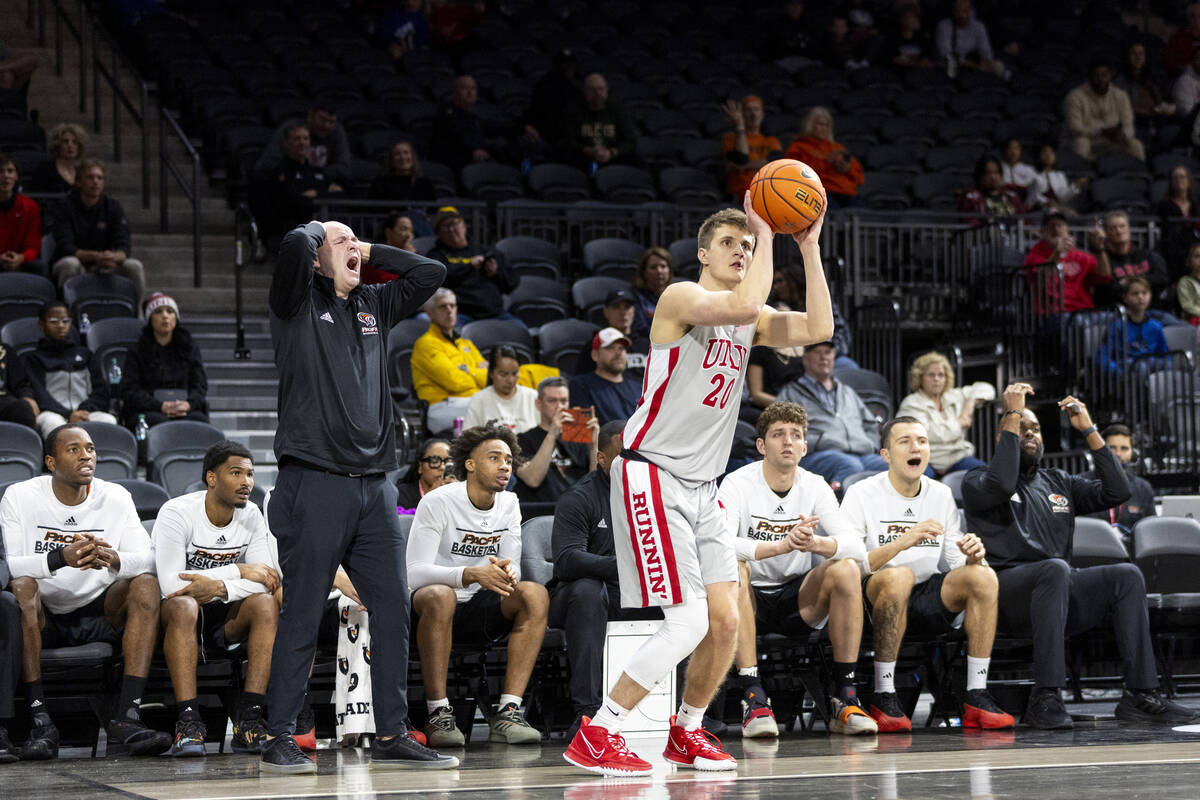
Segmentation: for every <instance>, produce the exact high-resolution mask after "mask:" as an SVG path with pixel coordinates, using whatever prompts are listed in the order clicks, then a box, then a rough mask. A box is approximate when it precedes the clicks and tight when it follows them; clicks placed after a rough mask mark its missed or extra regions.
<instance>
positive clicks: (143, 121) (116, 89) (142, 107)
mask: <svg viewBox="0 0 1200 800" xmlns="http://www.w3.org/2000/svg"><path fill="white" fill-rule="evenodd" d="M102 41H103V43H104V44H105V45H106V46H107V47H108V51H109V55H110V57H111V66H109V67H106V66H105V65H104V60H103V58H102V57H101V52H100V43H101V42H102ZM122 69H123V70H124V71H125V72H127V73H128V74H130V75H132V76H133V80H134V83H135V84H136V87H137V94H138V100H139V103H138V105H137V106H136V107H135V106H134V104H133V101H132V100H130V98H129V96H128V95H127V94H125V91H124V90H123V89H122V88H121V70H122ZM101 79H103V80H104V82H105V83H107V84H108V88H109V91H110V92H111V94H112V142H113V156H112V159H113V162H114V163H117V164H119V163H121V128H122V126H121V118H120V113H121V106H124V107H125V110H126V111H128V112H129V116H130V117H132V119H133V123H134V125H136V126H137V128H138V131H139V132H140V134H141V140H142V208H149V207H150V119H149V117H147V116H146V108H147V106H148V105H149V95H150V90H149V87H148V86H147V85H146V81H144V80H142V76H141V75H139V74H138V72H137V70H136V69H134V68H133V66H132V65H131V64H130V63H129V61H128V60H127V59H126V58H125V54H124V53H122V52H121V48H120V47H119V46H118V45H117V43H116V42H115V41H114V40H113V38H112V37H111V36H109V34H108V32H107V31H105V30H103V28H102V27H101V26H100V25H98V24H97V25H93V26H92V128H93V130H95V131H96V133H100V131H101V128H102V125H101V103H100V81H101Z"/></svg>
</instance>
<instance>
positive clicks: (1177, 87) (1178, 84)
mask: <svg viewBox="0 0 1200 800" xmlns="http://www.w3.org/2000/svg"><path fill="white" fill-rule="evenodd" d="M1171 97H1172V99H1173V100H1174V101H1175V107H1176V108H1177V109H1178V110H1179V113H1180V114H1181V115H1182V116H1185V117H1186V116H1188V115H1190V114H1191V113H1192V109H1193V108H1195V107H1196V103H1197V101H1200V45H1197V46H1196V48H1195V49H1193V50H1192V57H1191V59H1190V60H1189V62H1188V65H1187V69H1185V70H1184V71H1183V72H1182V73H1180V75H1179V77H1178V78H1176V79H1175V83H1173V84H1172V85H1171Z"/></svg>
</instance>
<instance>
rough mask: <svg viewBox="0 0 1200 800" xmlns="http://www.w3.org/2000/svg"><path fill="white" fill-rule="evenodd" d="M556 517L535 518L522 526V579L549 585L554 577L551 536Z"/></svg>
mask: <svg viewBox="0 0 1200 800" xmlns="http://www.w3.org/2000/svg"><path fill="white" fill-rule="evenodd" d="M553 530H554V517H552V516H547V517H534V518H533V519H530V520H526V521H525V522H524V523H523V524H522V525H521V579H522V580H527V581H537V582H538V583H540V584H543V585H545V584H547V583H549V582H550V579H551V578H553V577H554V551H553V549H552V547H551V542H550V535H551V533H552V531H553Z"/></svg>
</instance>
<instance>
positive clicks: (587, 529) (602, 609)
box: [549, 419, 662, 735]
mask: <svg viewBox="0 0 1200 800" xmlns="http://www.w3.org/2000/svg"><path fill="white" fill-rule="evenodd" d="M624 427H625V420H623V419H618V420H613V421H611V422H606V423H605V424H604V425H602V426H600V432H599V434H598V438H597V449H596V468H595V469H594V470H592V471H591V472H589V473H588V474H587V475H585V476H584V477H583V478H582V479H581V480H580V481H579V483H577V484H575V485H574V486H572V487H571V488H570V489H568V490H567V491H566V492H564V493H563V495H562V497H561V498H559V500H558V503H557V504H556V505H555V507H554V529H553V532H552V534H551V539H550V542H551V551H552V553H553V558H554V578H555V580H556V584H555V585H554V590H553V591H552V592H551V595H550V614H549V623H550V627H552V628H561V629H562V630H563V631H564V632H565V633H566V639H567V664H568V665H569V667H570V674H571V677H570V684H569V692H570V696H571V705H572V707H573V708H574V711H575V722H574V723H572V726H571V727H572V730H576V729H578V727H579V725H580V723H581V722H582V721H583V717H591V716H595V713H596V711H597V710H598V709H599V708H600V701H601V699H602V698H603V696H604V688H605V687H604V685H603V683H601V681H602V676H601V667H602V666H603V663H604V639H605V632H606V629H607V625H608V622H609V620H631V619H658V618H659V617H660V616H661V614H662V612H661V611H659V610H657V609H641V608H622V607H621V593H620V589H619V587H618V586H617V556H616V551H615V550H614V549H613V533H612V532H613V523H612V503H611V502H609V488H610V485H611V483H610V481H609V476H608V470H609V466H610V465H611V464H612V461H613V459H614V458H616V457H617V455H618V454H620V452H621V434H622V431H623V429H624ZM572 735H573V734H572Z"/></svg>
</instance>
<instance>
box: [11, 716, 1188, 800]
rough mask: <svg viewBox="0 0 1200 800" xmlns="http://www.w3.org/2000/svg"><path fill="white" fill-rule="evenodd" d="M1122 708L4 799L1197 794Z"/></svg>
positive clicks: (1178, 738) (180, 766) (124, 763)
mask: <svg viewBox="0 0 1200 800" xmlns="http://www.w3.org/2000/svg"><path fill="white" fill-rule="evenodd" d="M1189 702H1190V704H1192V705H1198V706H1200V700H1197V699H1195V698H1193V699H1190V701H1189ZM1112 705H1113V703H1112V702H1111V701H1110V702H1107V703H1104V704H1101V705H1100V706H1098V707H1097V708H1095V709H1088V710H1095V711H1100V712H1101V713H1100V714H1098V715H1097V716H1099V717H1101V718H1100V719H1098V720H1097V721H1094V722H1090V721H1089V722H1084V723H1082V724H1077V727H1076V729H1075V730H1074V731H1066V732H1046V731H1036V730H1032V729H1029V728H1024V727H1018V728H1017V729H1016V730H1015V731H1000V732H991V731H985V732H979V731H974V732H972V731H965V730H962V729H956V728H934V729H918V730H916V731H914V732H913V733H912V734H911V735H908V734H901V735H896V734H888V735H880V736H877V737H856V738H851V737H844V736H830V735H828V734H826V733H825V732H824V731H817V732H811V733H806V734H801V733H791V734H785V735H784V736H782V737H781V738H780V739H778V740H775V741H770V740H767V741H764V740H747V741H742V740H741V739H740V738H739V737H738V736H737V734H736V733H735V734H733V735H731V736H729V737H727V739H726V740H725V745H726V747H727V749H728V750H729V751H730V752H731V753H733V754H734V755H735V756H737V758H738V759H739V766H738V769H737V771H736V772H732V773H696V772H693V771H691V770H678V769H675V768H674V767H672V766H669V765H668V764H667V763H666V762H665V761H663V759H662V757H661V751H662V747H663V743H664V740H665V736H662V735H657V736H649V737H644V738H631V739H630V745H631V747H633V749H634V750H635V751H636V752H638V753H639V754H640V755H642V756H643V757H646V758H648V759H649V760H651V761H652V762H654V764H655V772H654V775H653V776H651V777H649V778H637V779H634V778H624V779H615V778H602V777H599V776H592V775H589V774H587V773H584V772H582V771H580V770H577V769H575V768H574V767H571V766H570V765H568V764H566V763H565V762H564V761H563V760H562V751H563V749H564V748H565V746H566V742H565V741H564V740H562V739H561V738H554V739H550V740H548V741H544V742H543V743H542V744H541V745H540V746H533V747H529V746H524V747H515V746H507V745H496V744H488V743H487V741H486V739H487V731H486V728H483V727H482V726H477V727H476V729H475V731H474V732H473V734H474V735H473V736H472V743H471V744H468V746H467V747H466V748H465V749H463V750H460V751H458V752H457V753H456V755H458V756H459V758H460V759H462V766H461V767H460V768H459V769H458V770H450V771H440V772H420V771H411V770H387V771H379V770H371V769H369V768H368V765H367V758H368V756H367V752H366V751H365V750H358V749H341V750H332V749H330V750H321V751H319V752H318V754H317V763H318V765H319V770H320V771H319V774H318V775H315V776H311V775H301V776H286V777H276V776H271V777H262V776H260V775H259V772H258V762H257V758H256V757H251V756H239V755H231V754H225V755H218V754H216V753H212V754H210V755H209V756H207V757H206V758H204V759H189V760H174V759H170V758H166V757H159V758H148V759H130V758H121V759H117V758H112V759H109V758H103V757H100V758H95V759H93V758H89V757H87V755H88V753H87V752H86V751H66V752H65V753H64V755H63V757H62V758H61V759H60V760H59V761H56V762H49V763H41V764H37V763H18V764H11V765H5V766H0V800H64V799H65V798H89V800H91V799H92V798H94V799H95V800H109V798H114V799H115V798H148V799H150V800H276V798H344V799H345V800H376V799H378V800H383V799H384V798H418V797H419V798H422V800H426V799H427V798H436V799H437V800H460V799H461V800H467V798H488V800H551V799H552V800H792V799H793V798H801V797H820V798H855V799H856V800H857V799H859V798H862V799H863V800H865V799H866V798H879V799H880V800H893V799H896V798H971V799H972V800H984V799H985V798H1021V800H1041V799H1042V798H1051V799H1057V798H1063V799H1064V800H1066V799H1067V798H1070V799H1071V800H1078V799H1082V800H1106V799H1107V798H1114V799H1115V798H1122V799H1124V798H1137V797H1147V798H1154V800H1173V799H1174V798H1180V799H1182V798H1189V800H1194V798H1200V725H1194V726H1181V727H1179V728H1174V729H1172V728H1165V727H1158V726H1131V725H1123V724H1120V723H1118V722H1116V721H1115V720H1113V719H1112V718H1111V716H1110V715H1109V718H1107V719H1105V718H1103V717H1104V716H1105V714H1104V713H1103V712H1111V709H1112ZM1071 710H1072V712H1076V711H1078V710H1080V708H1079V707H1076V706H1072V707H1071ZM210 750H215V748H213V746H212V745H210ZM448 752H453V751H448Z"/></svg>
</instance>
